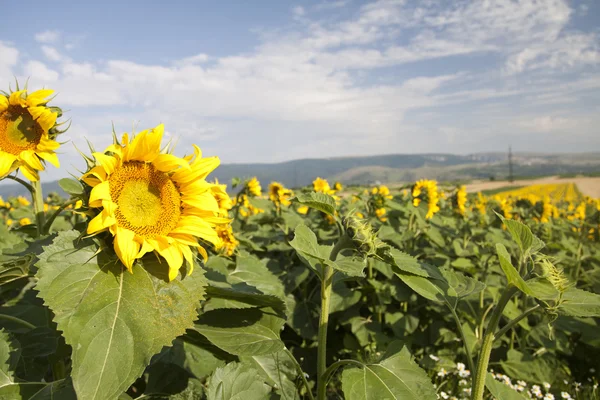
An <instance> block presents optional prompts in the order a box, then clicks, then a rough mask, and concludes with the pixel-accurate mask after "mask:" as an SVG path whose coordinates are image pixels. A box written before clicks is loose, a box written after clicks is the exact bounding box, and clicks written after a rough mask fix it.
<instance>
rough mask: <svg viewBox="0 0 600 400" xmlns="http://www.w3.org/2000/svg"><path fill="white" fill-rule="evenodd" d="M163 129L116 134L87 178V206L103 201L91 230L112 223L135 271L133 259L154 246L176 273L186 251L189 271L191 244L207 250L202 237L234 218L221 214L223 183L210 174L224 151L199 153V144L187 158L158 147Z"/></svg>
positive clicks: (214, 240) (211, 237)
mask: <svg viewBox="0 0 600 400" xmlns="http://www.w3.org/2000/svg"><path fill="white" fill-rule="evenodd" d="M163 132H164V127H163V125H159V126H157V127H156V128H154V129H152V130H149V131H148V130H146V131H143V132H140V133H139V134H137V135H136V136H135V137H134V138H133V139H131V140H130V138H129V136H128V135H127V134H124V135H123V140H122V144H119V143H118V142H116V141H115V143H114V144H112V145H111V146H109V147H108V148H107V149H106V150H105V151H104V153H93V156H94V158H95V159H96V166H94V167H93V168H92V169H91V170H90V171H88V172H87V173H86V174H85V175H84V176H83V177H82V180H83V181H84V182H85V183H87V184H88V185H90V186H91V187H92V190H91V193H90V196H89V201H88V204H89V207H90V208H99V209H100V210H99V212H98V214H97V215H96V216H95V217H94V218H93V219H92V220H91V221H90V222H89V224H88V228H87V233H88V234H92V235H94V234H98V233H100V232H103V231H106V230H108V231H109V232H110V233H111V234H112V235H113V236H114V248H115V252H116V254H117V256H118V257H119V259H120V260H121V261H122V262H123V264H124V265H125V266H126V267H127V269H128V270H129V271H130V272H132V268H133V264H134V262H135V260H136V259H138V258H141V257H142V256H143V255H144V254H146V253H147V252H150V251H155V252H156V253H158V254H159V255H160V256H161V257H163V258H164V259H165V260H166V261H167V263H168V266H169V280H173V279H174V278H175V277H176V276H177V273H178V271H179V269H180V268H181V266H182V265H183V261H184V259H185V261H187V263H188V265H189V269H188V271H189V272H190V273H191V272H192V268H193V258H194V255H193V252H192V249H196V250H197V251H198V252H199V253H200V254H201V255H202V256H203V258H204V260H206V259H207V258H208V256H207V253H206V250H205V249H204V248H203V247H202V246H200V245H199V244H198V240H197V238H199V239H202V240H204V241H206V242H208V243H211V244H213V245H214V246H218V245H219V244H220V242H221V241H220V239H219V236H218V234H217V232H216V230H215V228H216V227H217V226H219V225H223V224H227V223H228V222H229V220H228V219H227V218H223V217H222V216H220V214H221V211H220V208H219V201H218V197H220V196H224V195H226V193H224V190H223V188H222V185H218V184H211V183H208V182H206V176H207V175H208V174H209V173H210V172H212V171H213V170H214V169H215V168H216V167H217V166H218V165H219V159H218V158H217V157H208V158H202V154H201V151H200V148H198V147H197V146H195V145H194V153H195V154H194V155H193V156H187V157H184V158H179V157H176V156H174V155H172V154H169V153H167V152H161V150H160V143H161V140H162V136H163ZM215 194H216V195H215Z"/></svg>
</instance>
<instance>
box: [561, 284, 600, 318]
mask: <svg viewBox="0 0 600 400" xmlns="http://www.w3.org/2000/svg"><path fill="white" fill-rule="evenodd" d="M562 300H563V301H562V303H561V304H560V307H559V308H558V310H559V312H560V313H561V314H566V315H571V316H573V317H600V295H597V294H596V293H591V292H586V291H585V290H581V289H577V288H569V289H567V290H566V291H565V292H564V293H563V296H562Z"/></svg>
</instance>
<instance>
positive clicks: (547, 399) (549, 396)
mask: <svg viewBox="0 0 600 400" xmlns="http://www.w3.org/2000/svg"><path fill="white" fill-rule="evenodd" d="M544 400H554V395H553V394H552V393H546V395H545V396H544Z"/></svg>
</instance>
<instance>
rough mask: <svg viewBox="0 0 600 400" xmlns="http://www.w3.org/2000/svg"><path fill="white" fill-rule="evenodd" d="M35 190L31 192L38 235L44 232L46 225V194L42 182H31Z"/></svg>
mask: <svg viewBox="0 0 600 400" xmlns="http://www.w3.org/2000/svg"><path fill="white" fill-rule="evenodd" d="M31 186H32V187H33V192H32V193H31V196H32V200H33V212H34V213H35V221H36V226H37V233H38V234H37V235H38V237H39V236H42V234H43V233H44V225H45V219H46V216H45V214H44V194H43V193H42V182H40V181H34V182H31Z"/></svg>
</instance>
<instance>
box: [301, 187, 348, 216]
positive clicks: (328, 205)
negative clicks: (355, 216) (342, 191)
mask: <svg viewBox="0 0 600 400" xmlns="http://www.w3.org/2000/svg"><path fill="white" fill-rule="evenodd" d="M291 200H292V201H293V202H296V203H300V204H303V205H305V206H309V207H311V208H316V209H317V210H319V211H323V212H324V213H326V214H329V215H331V216H334V215H335V211H336V209H337V205H336V204H335V199H334V198H333V197H331V196H330V195H328V194H325V193H317V192H310V193H300V194H299V195H297V196H296V197H294V198H292V199H291Z"/></svg>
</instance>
